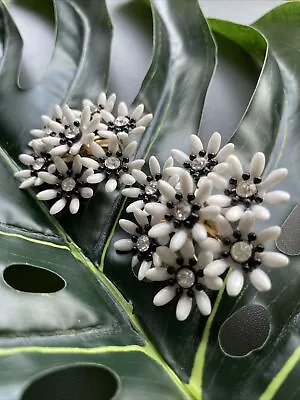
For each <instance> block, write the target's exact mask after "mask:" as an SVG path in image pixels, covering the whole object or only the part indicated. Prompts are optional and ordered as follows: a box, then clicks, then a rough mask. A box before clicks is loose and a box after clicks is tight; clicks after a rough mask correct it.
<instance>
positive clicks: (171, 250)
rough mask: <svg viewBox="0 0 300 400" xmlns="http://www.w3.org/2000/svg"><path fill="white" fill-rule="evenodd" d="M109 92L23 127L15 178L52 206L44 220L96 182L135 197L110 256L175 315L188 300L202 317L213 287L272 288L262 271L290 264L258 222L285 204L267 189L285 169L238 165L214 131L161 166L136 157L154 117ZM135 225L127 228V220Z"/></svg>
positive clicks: (186, 308) (74, 206)
mask: <svg viewBox="0 0 300 400" xmlns="http://www.w3.org/2000/svg"><path fill="white" fill-rule="evenodd" d="M115 103H116V96H115V95H114V94H112V95H110V96H109V97H107V96H106V94H105V93H101V94H100V96H99V97H98V101H97V104H94V103H92V102H91V101H90V100H88V99H85V100H84V101H83V107H82V110H74V109H71V108H70V107H68V106H67V105H65V106H63V107H60V106H55V108H54V114H53V117H52V118H49V117H47V116H42V121H43V124H44V127H43V129H34V130H32V131H31V135H32V136H33V139H32V140H31V141H30V142H29V143H28V146H29V148H30V151H29V152H28V153H26V154H21V155H20V157H19V158H20V161H21V162H22V164H24V165H25V166H26V169H23V170H20V171H18V172H17V173H16V174H15V176H16V177H17V178H18V179H20V180H21V181H22V182H21V185H20V188H21V189H25V188H29V187H38V188H39V191H38V193H37V195H36V196H37V198H38V199H39V200H42V201H49V202H51V206H50V214H57V213H59V212H61V211H62V210H63V209H66V208H68V209H69V211H70V213H71V214H76V213H77V212H78V210H79V208H80V203H81V202H82V201H84V200H85V199H90V198H91V197H92V196H93V195H94V192H95V189H96V187H97V185H98V184H100V183H102V184H103V185H104V188H105V190H106V192H113V191H115V190H117V189H119V190H120V191H121V193H122V195H123V196H125V197H128V198H130V199H132V200H133V201H132V202H131V203H130V204H129V205H128V206H127V208H126V212H127V213H128V214H129V215H130V219H128V220H127V219H121V220H120V221H119V222H120V226H121V227H122V229H123V230H124V231H125V232H127V233H128V234H129V235H130V236H129V238H125V239H120V240H118V241H116V242H115V243H114V246H115V249H116V250H117V251H118V252H131V254H132V262H131V264H132V268H133V270H134V271H138V272H137V277H138V279H139V280H145V281H159V282H166V285H165V287H163V288H162V289H160V290H159V291H158V293H157V294H156V295H155V297H154V299H153V303H154V305H156V306H163V305H165V304H167V303H169V302H170V301H171V300H173V299H174V298H177V299H178V302H177V307H176V318H177V319H178V320H180V321H184V320H186V319H187V318H188V316H189V315H190V313H191V310H192V308H193V304H194V303H196V305H197V308H198V309H199V311H200V313H201V314H203V315H209V314H210V312H211V308H212V305H211V300H210V293H211V291H218V290H220V289H221V287H222V286H223V284H224V282H223V279H224V277H225V273H226V272H227V271H228V270H229V271H230V273H229V275H228V277H227V279H226V290H227V293H228V295H229V296H237V295H238V294H239V293H240V292H241V290H242V288H243V286H244V281H245V278H249V280H250V282H251V283H252V285H253V286H254V287H255V288H256V289H257V290H258V291H260V292H264V291H267V290H269V289H270V288H271V281H270V278H269V277H268V275H267V273H266V272H265V271H264V270H263V269H262V267H263V266H265V267H271V268H277V267H283V266H286V265H287V264H288V258H287V257H286V256H285V255H283V254H280V253H277V252H274V251H268V250H267V248H266V246H267V245H268V244H269V243H270V242H271V243H272V242H273V241H274V240H276V239H277V238H278V237H279V235H280V231H281V230H280V227H278V226H271V227H267V228H265V229H263V230H260V231H257V229H256V228H255V221H256V220H268V219H269V217H270V212H269V210H268V208H267V206H268V205H276V204H280V203H284V202H287V201H288V200H289V194H288V193H287V192H284V191H282V190H271V191H270V189H271V188H272V187H273V186H275V185H276V184H277V183H279V182H281V181H282V180H283V179H284V178H285V176H286V175H287V170H286V169H285V168H279V169H275V170H274V171H272V172H270V173H269V174H267V175H265V174H264V169H265V156H264V154H263V153H261V152H258V153H255V154H254V155H253V157H252V159H251V161H250V165H249V166H247V167H243V166H242V164H241V162H240V160H239V158H238V157H237V155H235V154H234V145H233V144H232V143H228V144H227V145H225V146H224V147H221V135H220V134H219V133H217V132H215V133H214V134H213V135H212V136H211V138H210V139H209V141H208V144H207V146H206V148H204V146H203V144H202V142H201V140H200V139H199V137H198V136H196V135H191V136H190V138H189V142H190V152H189V154H186V153H184V152H182V151H181V150H177V149H174V150H172V152H171V155H170V157H169V158H168V159H167V160H166V161H165V163H164V165H163V166H162V167H161V166H160V163H159V161H158V159H157V158H156V157H155V156H151V157H150V159H149V163H148V168H147V169H148V173H147V174H146V173H145V172H143V171H142V170H141V169H142V167H143V166H144V163H145V160H143V159H135V153H136V149H137V141H136V140H135V139H137V138H138V137H139V135H141V134H142V133H143V132H144V131H145V129H146V127H147V126H148V124H149V123H150V122H151V120H152V114H146V115H145V114H144V106H143V104H140V105H138V106H137V107H136V108H135V109H134V110H133V111H131V112H130V111H129V110H128V108H127V106H126V104H125V103H123V102H121V103H119V105H118V107H117V112H116V113H115V112H114V108H115ZM133 220H134V222H133Z"/></svg>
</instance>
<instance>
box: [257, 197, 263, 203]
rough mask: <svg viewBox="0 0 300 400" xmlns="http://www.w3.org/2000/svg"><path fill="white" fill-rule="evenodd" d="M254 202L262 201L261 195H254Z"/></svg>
mask: <svg viewBox="0 0 300 400" xmlns="http://www.w3.org/2000/svg"><path fill="white" fill-rule="evenodd" d="M255 202H256V203H258V204H259V203H262V202H263V199H262V198H261V197H259V196H256V197H255Z"/></svg>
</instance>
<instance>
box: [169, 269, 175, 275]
mask: <svg viewBox="0 0 300 400" xmlns="http://www.w3.org/2000/svg"><path fill="white" fill-rule="evenodd" d="M167 273H168V274H170V275H173V274H175V268H174V267H168V268H167Z"/></svg>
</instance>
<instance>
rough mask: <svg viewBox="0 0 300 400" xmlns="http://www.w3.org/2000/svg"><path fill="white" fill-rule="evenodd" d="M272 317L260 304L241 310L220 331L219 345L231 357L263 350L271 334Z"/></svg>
mask: <svg viewBox="0 0 300 400" xmlns="http://www.w3.org/2000/svg"><path fill="white" fill-rule="evenodd" d="M270 328H271V324H270V315H269V312H268V310H267V309H266V308H265V307H264V306H262V305H260V304H250V305H247V306H245V307H242V308H240V309H239V310H238V311H236V312H235V313H233V314H232V315H231V316H230V317H229V318H227V320H226V321H225V322H224V323H223V325H222V326H221V328H220V331H219V345H220V348H221V350H222V351H223V353H225V354H226V355H227V356H230V357H244V356H247V355H249V354H250V353H252V352H253V351H255V350H258V349H261V348H262V347H263V346H264V345H265V343H266V342H267V340H268V337H269V334H270Z"/></svg>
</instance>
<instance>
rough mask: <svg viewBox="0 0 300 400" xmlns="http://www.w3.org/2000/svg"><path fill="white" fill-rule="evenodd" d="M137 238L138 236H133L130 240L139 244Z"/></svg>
mask: <svg viewBox="0 0 300 400" xmlns="http://www.w3.org/2000/svg"><path fill="white" fill-rule="evenodd" d="M137 239H138V238H137V237H136V236H131V237H130V240H131V241H132V242H133V243H136V242H137Z"/></svg>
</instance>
